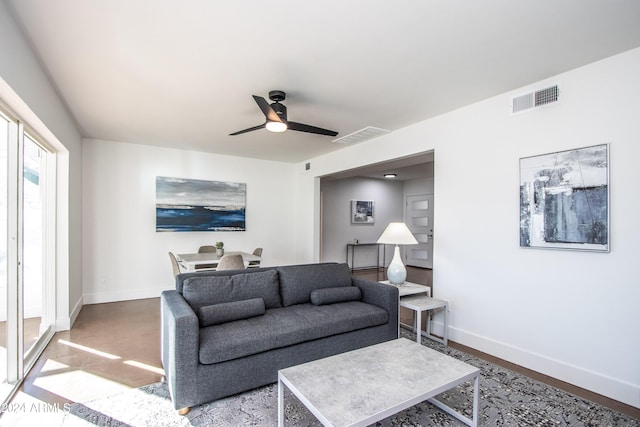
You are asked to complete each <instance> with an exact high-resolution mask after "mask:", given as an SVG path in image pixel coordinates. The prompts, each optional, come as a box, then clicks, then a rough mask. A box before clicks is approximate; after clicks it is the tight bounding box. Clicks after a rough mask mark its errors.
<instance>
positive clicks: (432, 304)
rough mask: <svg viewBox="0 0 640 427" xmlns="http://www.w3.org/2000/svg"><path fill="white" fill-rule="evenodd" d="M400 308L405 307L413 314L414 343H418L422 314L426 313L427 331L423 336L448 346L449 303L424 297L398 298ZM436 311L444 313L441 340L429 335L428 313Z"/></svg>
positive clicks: (420, 334) (429, 319)
mask: <svg viewBox="0 0 640 427" xmlns="http://www.w3.org/2000/svg"><path fill="white" fill-rule="evenodd" d="M400 307H405V308H408V309H410V310H413V311H414V312H415V325H414V332H415V333H416V341H417V342H418V343H420V337H421V336H422V312H423V311H426V312H427V330H426V331H425V336H426V337H427V338H431V339H432V340H435V341H438V342H441V343H442V344H444V345H448V338H447V336H448V325H447V315H448V313H447V312H448V311H449V303H448V302H447V301H444V300H441V299H436V298H431V297H428V296H426V295H410V296H406V297H402V298H400ZM438 309H442V310H443V311H444V332H443V334H442V338H440V337H437V336H435V335H433V334H432V333H431V316H429V311H431V310H438Z"/></svg>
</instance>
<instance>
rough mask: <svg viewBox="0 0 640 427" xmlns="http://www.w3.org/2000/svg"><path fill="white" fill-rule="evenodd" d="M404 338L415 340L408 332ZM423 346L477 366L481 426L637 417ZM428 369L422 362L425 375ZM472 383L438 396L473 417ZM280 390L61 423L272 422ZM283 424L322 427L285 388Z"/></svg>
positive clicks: (113, 406) (153, 392) (128, 407)
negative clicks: (182, 408) (182, 409)
mask: <svg viewBox="0 0 640 427" xmlns="http://www.w3.org/2000/svg"><path fill="white" fill-rule="evenodd" d="M402 335H403V336H405V337H406V338H409V339H415V335H413V334H412V333H411V332H409V331H406V330H403V331H402ZM422 341H423V345H426V346H428V347H430V348H433V349H435V350H437V351H440V352H442V353H445V354H448V355H450V356H452V357H455V358H456V359H460V360H463V361H465V362H467V363H469V364H471V365H473V366H476V367H478V368H480V369H481V373H482V374H481V378H480V410H479V412H480V414H479V418H480V419H479V422H480V425H482V426H541V427H547V426H633V427H640V421H639V420H636V419H632V418H631V417H628V416H626V415H625V414H621V413H619V412H616V411H612V410H610V409H608V408H605V407H603V406H600V405H597V404H595V403H592V402H589V401H587V400H585V399H582V398H580V397H577V396H574V395H572V394H570V393H567V392H565V391H562V390H559V389H557V388H554V387H551V386H548V385H546V384H543V383H541V382H539V381H536V380H533V379H531V378H528V377H526V376H523V375H521V374H517V373H515V372H513V371H511V370H509V369H505V368H502V367H499V366H497V365H494V364H492V363H489V362H486V361H484V360H481V359H478V358H476V357H474V356H470V355H468V354H466V353H463V352H461V351H458V350H455V349H453V348H451V347H445V346H443V345H441V344H438V343H436V342H434V341H432V340H428V339H425V338H423V340H422ZM428 370H429V367H428V366H425V375H428ZM472 392H473V390H472V386H471V384H468V385H462V386H459V387H457V388H455V389H452V390H451V391H449V392H446V393H443V394H441V395H440V396H439V399H440V400H442V401H444V402H445V403H447V404H448V405H450V406H453V407H454V408H458V409H460V408H462V411H463V413H465V415H467V416H471V405H472V404H471V400H470V397H471V395H472ZM277 405H278V390H277V385H276V384H272V385H268V386H266V387H261V388H258V389H256V390H252V391H249V392H246V393H242V394H238V395H235V396H231V397H228V398H225V399H221V400H218V401H215V402H211V403H207V404H203V405H199V406H197V407H195V408H192V409H191V411H190V412H189V413H188V414H187V415H186V416H179V415H177V413H176V411H175V410H174V409H173V406H172V405H171V401H170V397H169V391H168V389H167V386H166V384H164V383H157V384H151V385H148V386H145V387H141V388H139V389H136V390H130V391H127V392H124V393H122V394H118V395H115V396H112V397H109V398H105V399H100V400H96V401H92V402H84V403H75V404H73V405H72V406H71V408H70V412H69V413H68V414H66V416H65V418H64V422H63V425H64V426H91V425H94V426H109V427H112V426H113V427H116V426H123V427H124V426H135V427H138V426H275V425H277V422H278V406H277ZM285 417H286V422H285V425H287V426H320V425H321V424H320V423H319V422H318V421H317V420H316V419H315V417H314V416H313V415H312V414H311V413H310V412H309V411H308V410H307V409H306V408H305V407H304V406H303V405H302V404H301V403H300V402H299V401H298V400H297V399H296V398H295V396H293V395H292V394H291V393H289V392H288V391H287V393H286V394H285ZM375 425H376V426H380V427H387V426H401V427H408V426H462V425H464V424H462V423H461V422H460V421H458V420H457V419H455V418H453V417H451V416H449V415H448V414H446V413H444V412H442V411H441V410H440V409H438V408H436V407H435V406H433V405H431V404H430V403H428V402H423V403H421V404H418V405H416V406H414V407H411V408H409V409H407V410H405V411H402V412H400V413H398V414H396V415H394V416H392V417H389V418H387V419H384V420H382V421H380V422H378V423H376V424H375Z"/></svg>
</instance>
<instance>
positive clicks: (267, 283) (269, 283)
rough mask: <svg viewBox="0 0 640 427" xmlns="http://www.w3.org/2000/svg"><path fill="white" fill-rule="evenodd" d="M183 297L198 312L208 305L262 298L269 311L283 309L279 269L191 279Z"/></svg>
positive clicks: (186, 285) (185, 283) (186, 281)
mask: <svg viewBox="0 0 640 427" xmlns="http://www.w3.org/2000/svg"><path fill="white" fill-rule="evenodd" d="M182 296H183V297H184V299H185V300H186V301H187V302H188V303H189V305H190V306H191V308H192V309H193V311H195V312H196V313H197V312H198V310H200V307H203V306H205V305H212V304H220V303H224V302H231V301H242V300H247V299H252V298H262V299H263V300H264V305H265V307H266V308H277V307H282V304H281V303H280V293H279V285H278V272H277V271H276V270H267V271H259V272H254V273H240V274H235V275H232V276H208V275H202V276H193V277H189V278H188V279H186V280H185V281H184V283H183V286H182Z"/></svg>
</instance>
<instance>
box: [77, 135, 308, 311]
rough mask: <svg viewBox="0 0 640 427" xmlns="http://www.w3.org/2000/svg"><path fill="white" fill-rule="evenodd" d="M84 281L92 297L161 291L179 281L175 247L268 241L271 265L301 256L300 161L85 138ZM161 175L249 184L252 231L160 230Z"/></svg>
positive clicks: (232, 246)
mask: <svg viewBox="0 0 640 427" xmlns="http://www.w3.org/2000/svg"><path fill="white" fill-rule="evenodd" d="M83 165H84V169H83V177H82V180H83V221H82V224H83V238H84V241H83V247H84V252H83V267H84V268H83V286H84V289H83V290H84V302H85V303H86V304H91V303H100V302H107V301H120V300H129V299H138V298H150V297H158V296H159V295H160V292H161V291H162V290H164V289H172V288H173V287H174V286H175V285H174V280H173V273H172V270H171V264H170V261H169V256H168V254H167V253H168V252H169V251H172V252H175V253H188V252H197V250H198V247H199V246H201V245H205V244H213V243H215V242H216V241H220V240H221V241H224V243H225V249H226V250H244V251H249V252H251V251H253V249H254V248H256V247H259V246H260V247H263V248H264V252H263V265H282V264H294V263H295V262H296V254H295V247H296V245H295V241H296V236H295V233H294V230H295V228H294V227H292V224H293V223H294V212H295V209H294V207H295V204H296V201H295V199H294V197H293V194H294V187H295V186H294V183H293V170H294V167H295V166H294V165H291V164H290V163H280V162H272V161H262V160H255V159H247V158H240V157H232V156H222V155H216V154H210V153H200V152H193V151H182V150H174V149H167V148H159V147H151V146H145V145H138V144H127V143H117V142H107V141H97V140H85V141H84V152H83ZM156 176H169V177H178V178H189V179H203V180H211V181H230V182H243V183H246V184H247V210H246V214H247V218H246V228H247V229H246V231H239V232H179V233H170V232H156V229H155V203H156V200H155V193H156V188H155V185H156Z"/></svg>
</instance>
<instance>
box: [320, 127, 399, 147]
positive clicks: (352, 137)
mask: <svg viewBox="0 0 640 427" xmlns="http://www.w3.org/2000/svg"><path fill="white" fill-rule="evenodd" d="M389 132H391V131H390V130H386V129H380V128H375V127H373V126H367V127H366V128H364V129H360V130H359V131H356V132H353V133H350V134H349V135H345V136H343V137H342V138H338V139H334V140H333V141H332V142H336V143H338V144H353V143H355V142H361V141H364V140H365V139H371V138H375V137H376V136H380V135H384V134H385V133H389Z"/></svg>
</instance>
